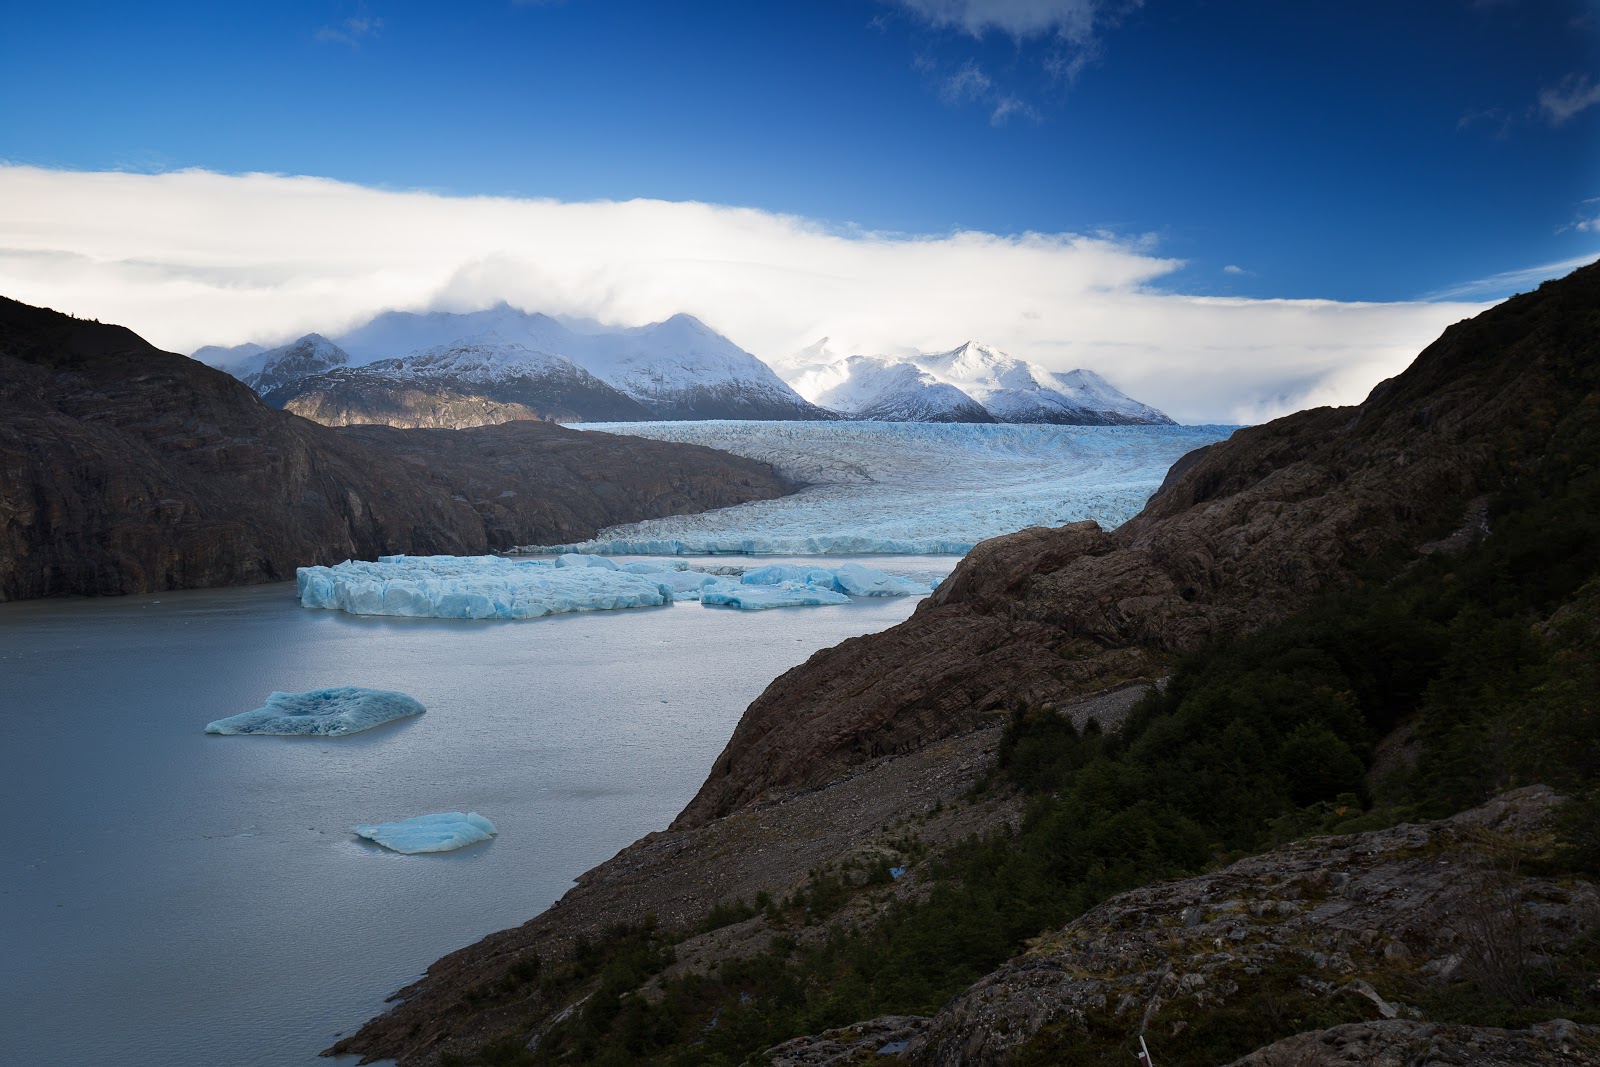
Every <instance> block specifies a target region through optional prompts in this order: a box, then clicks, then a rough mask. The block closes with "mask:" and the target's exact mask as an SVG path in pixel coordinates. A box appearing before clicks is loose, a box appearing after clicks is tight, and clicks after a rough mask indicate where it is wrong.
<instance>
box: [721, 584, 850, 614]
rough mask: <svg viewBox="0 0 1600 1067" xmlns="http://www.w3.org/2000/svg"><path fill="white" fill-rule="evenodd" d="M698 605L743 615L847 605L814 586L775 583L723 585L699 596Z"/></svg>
mask: <svg viewBox="0 0 1600 1067" xmlns="http://www.w3.org/2000/svg"><path fill="white" fill-rule="evenodd" d="M700 603H701V604H702V605H705V606H707V607H713V606H723V607H730V608H740V609H742V610H744V611H762V610H765V609H766V608H814V607H821V606H823V605H825V604H848V603H850V598H849V597H847V596H845V595H844V594H843V593H836V592H834V591H833V590H832V589H826V588H823V587H821V586H816V585H804V584H802V583H800V582H779V583H778V584H776V585H744V584H743V583H741V584H739V585H733V584H732V583H728V584H726V585H716V586H711V587H708V588H706V589H703V590H701V592H700Z"/></svg>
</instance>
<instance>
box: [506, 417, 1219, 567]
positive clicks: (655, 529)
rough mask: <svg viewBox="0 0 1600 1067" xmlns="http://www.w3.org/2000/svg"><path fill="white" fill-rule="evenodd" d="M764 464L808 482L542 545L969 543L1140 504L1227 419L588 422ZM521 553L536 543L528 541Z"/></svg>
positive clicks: (835, 547)
mask: <svg viewBox="0 0 1600 1067" xmlns="http://www.w3.org/2000/svg"><path fill="white" fill-rule="evenodd" d="M577 428H578V429H583V430H591V429H592V430H603V431H605V432H606V433H615V434H631V435H634V436H638V437H648V438H651V439H653V440H658V441H679V442H684V443H687V444H698V445H707V446H710V447H712V448H718V449H721V450H723V451H725V452H732V453H734V454H735V455H740V456H745V457H748V458H750V459H757V460H761V461H763V462H766V463H770V464H772V465H773V467H774V468H776V469H777V471H778V473H780V474H782V475H784V476H785V477H787V478H790V479H792V480H794V481H796V482H800V483H803V484H805V486H806V488H804V489H802V490H801V491H800V492H798V493H795V494H793V495H791V496H786V497H781V498H779V499H776V500H759V501H754V502H752V503H749V504H740V505H738V506H736V507H731V508H721V509H719V510H717V511H710V512H704V513H701V514H698V515H674V516H669V517H666V518H660V519H650V520H647V521H645V522H637V523H629V524H626V525H621V526H612V527H609V528H607V529H605V530H602V531H600V533H599V534H598V535H597V536H596V537H594V538H593V539H591V540H588V541H580V542H576V543H573V544H567V545H553V546H544V547H543V548H540V549H538V550H539V551H545V552H579V553H584V554H590V555H601V556H624V555H626V556H634V555H641V556H694V555H721V554H738V555H772V556H819V555H837V556H846V555H868V554H873V555H918V556H921V555H963V554H965V553H966V552H967V551H969V550H970V549H971V548H972V546H973V545H974V544H976V543H977V542H979V541H982V540H985V539H986V538H990V537H996V536H998V535H1000V534H1007V533H1014V532H1015V531H1017V530H1021V529H1025V528H1026V527H1029V526H1060V525H1062V524H1064V523H1069V522H1078V521H1080V520H1082V519H1094V520H1095V521H1097V522H1098V523H1100V525H1101V526H1104V527H1106V528H1108V529H1109V528H1111V527H1115V526H1118V525H1121V524H1122V523H1124V522H1126V521H1127V520H1128V519H1130V518H1132V517H1133V516H1134V515H1135V514H1137V513H1138V512H1139V510H1140V509H1141V508H1143V507H1144V504H1145V501H1146V500H1147V499H1148V498H1149V496H1150V494H1151V493H1153V492H1155V490H1156V489H1157V488H1158V487H1159V486H1160V485H1161V482H1162V479H1163V478H1165V477H1166V473H1167V471H1168V469H1169V468H1171V466H1172V465H1173V464H1174V463H1175V462H1177V461H1178V459H1180V458H1181V457H1183V456H1184V455H1186V454H1187V453H1189V452H1191V451H1193V450H1194V449H1196V448H1199V447H1201V446H1203V445H1208V444H1211V443H1213V442H1215V441H1219V440H1221V439H1223V438H1225V437H1227V436H1228V435H1229V434H1231V433H1232V432H1233V430H1234V429H1235V427H1232V426H1159V425H1136V426H1063V425H1028V424H1000V425H981V424H972V423H925V422H923V423H918V422H905V423H897V422H630V423H584V424H581V425H579V426H578V427H577ZM524 550H525V551H534V550H535V546H529V547H528V548H526V549H524Z"/></svg>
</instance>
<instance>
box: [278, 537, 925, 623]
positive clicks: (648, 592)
mask: <svg viewBox="0 0 1600 1067" xmlns="http://www.w3.org/2000/svg"><path fill="white" fill-rule="evenodd" d="M295 577H296V588H297V590H298V592H299V596H300V603H301V604H302V605H304V606H305V607H308V608H328V609H333V610H338V611H345V612H349V613H351V614H354V615H403V616H412V617H419V618H439V619H534V618H539V617H541V616H544V615H556V614H560V613H563V612H569V611H609V610H615V609H619V608H640V607H657V606H660V605H662V604H670V603H672V602H674V601H678V600H691V601H692V600H698V601H700V602H701V603H702V604H712V605H723V606H727V607H736V608H745V609H748V610H756V609H760V608H777V607H798V606H818V605H823V604H847V603H849V602H850V597H852V596H923V595H926V594H927V593H928V592H930V591H931V590H932V588H933V587H932V586H931V585H929V584H928V583H926V582H919V581H914V580H912V579H909V578H901V577H897V576H895V575H891V574H886V573H885V572H883V571H880V570H876V569H874V568H872V567H865V566H862V565H861V564H859V563H845V564H842V565H840V566H838V567H814V566H798V565H795V564H790V563H774V564H768V565H766V566H762V567H751V568H744V567H712V566H706V567H692V566H690V565H689V564H688V563H685V562H683V561H682V560H677V559H661V560H628V561H626V562H624V563H621V564H617V563H614V562H612V561H611V560H609V559H606V558H604V557H602V556H595V555H581V554H576V553H567V554H564V555H559V556H556V557H554V558H553V559H549V558H547V559H521V560H514V559H506V558H504V557H501V556H380V557H379V558H378V561H377V562H376V563H368V562H363V561H359V560H345V561H344V562H343V563H340V564H337V565H335V566H332V567H301V568H300V569H299V570H298V571H297V572H296V576H295Z"/></svg>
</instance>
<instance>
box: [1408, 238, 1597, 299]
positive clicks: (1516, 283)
mask: <svg viewBox="0 0 1600 1067" xmlns="http://www.w3.org/2000/svg"><path fill="white" fill-rule="evenodd" d="M1578 228H1579V229H1591V228H1592V227H1589V226H1585V225H1584V224H1582V223H1579V224H1578ZM1593 228H1594V229H1597V230H1600V227H1593ZM1596 259H1600V249H1596V250H1595V251H1593V252H1590V253H1588V254H1587V255H1582V256H1573V257H1572V258H1571V259H1563V260H1559V261H1557V262H1555V263H1541V264H1539V265H1538V266H1536V267H1523V268H1521V269H1520V270H1508V271H1502V272H1501V273H1499V274H1491V275H1489V276H1488V277H1487V278H1477V279H1474V280H1472V281H1467V282H1462V283H1461V284H1460V285H1452V286H1450V287H1448V288H1446V289H1441V290H1439V291H1438V292H1434V293H1429V294H1428V296H1427V299H1429V300H1503V299H1505V298H1506V297H1508V296H1510V295H1511V294H1513V293H1520V292H1526V291H1528V290H1530V289H1536V288H1538V286H1539V283H1541V282H1547V281H1549V280H1550V279H1552V278H1560V277H1562V276H1563V275H1566V274H1570V273H1572V272H1573V271H1575V270H1577V269H1578V268H1579V267H1584V266H1587V265H1589V264H1590V263H1593V262H1594V261H1595V260H1596Z"/></svg>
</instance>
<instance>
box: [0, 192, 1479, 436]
mask: <svg viewBox="0 0 1600 1067" xmlns="http://www.w3.org/2000/svg"><path fill="white" fill-rule="evenodd" d="M218 219H225V220H228V223H227V225H226V226H219V225H217V220H218ZM1182 265H1183V264H1182V262H1181V261H1179V260H1176V259H1173V258H1170V257H1166V256H1162V255H1160V254H1159V250H1158V249H1157V248H1156V246H1155V245H1154V244H1153V239H1151V238H1147V237H1134V238H1120V237H1115V236H1104V235H1099V236H1097V235H1082V234H1071V233H1056V234H1046V233H1024V234H1019V235H1014V236H1007V235H998V234H993V233H984V232H976V231H958V232H953V233H941V234H920V235H918V234H913V235H906V234H885V233H875V232H871V231H861V230H853V229H847V230H841V229H839V228H837V227H830V226H826V225H823V224H821V223H818V222H816V221H814V220H811V219H806V218H801V217H796V216H792V215H780V214H774V213H771V212H766V211H758V210H754V209H750V208H740V207H725V206H719V205H715V204H704V203H692V202H688V203H683V202H665V201H659V200H630V201H622V202H611V201H599V202H584V203H570V202H562V201H557V200H533V199H511V198H497V197H449V196H441V195H437V194H432V193H421V192H394V191H387V190H377V189H370V188H365V187H362V186H358V185H352V184H348V183H343V182H337V181H332V180H328V179H322V178H306V177H283V176H278V175H265V174H251V175H239V176H230V175H222V174H216V173H211V172H206V171H197V170H190V171H178V172H172V173H166V174H154V175H150V174H126V173H107V172H100V173H79V172H68V171H56V170H47V169H43V168H34V167H5V166H0V293H3V294H5V295H7V296H11V297H14V298H16V299H19V300H23V301H26V302H28V303H32V304H41V305H45V306H49V307H54V308H56V309H58V310H61V311H67V312H71V313H73V314H78V315H83V316H87V317H92V318H98V319H101V320H102V321H110V322H119V323H123V324H125V325H127V326H130V327H132V328H133V329H134V330H136V331H138V332H139V333H141V334H143V335H144V336H146V337H148V338H149V339H150V340H151V341H153V342H154V343H156V344H158V345H160V346H162V347H164V348H167V349H171V350H174V351H185V352H187V351H192V350H194V349H195V348H198V347H199V346H201V345H204V344H236V343H240V342H243V341H250V340H254V341H260V342H264V343H279V342H282V341H285V340H288V339H291V338H293V337H296V336H299V335H300V334H303V333H306V332H309V331H312V330H316V331H319V332H322V333H327V334H335V333H338V332H340V331H342V330H344V329H347V328H349V327H351V326H353V325H355V324H357V323H359V322H361V321H364V320H366V319H367V318H369V317H371V316H372V315H375V314H377V313H379V312H381V311H384V310H388V309H392V308H399V309H407V310H428V309H442V310H452V311H466V310H473V309H477V308H482V307H487V306H490V305H492V304H494V303H496V302H498V301H501V300H505V301H508V302H509V303H511V304H513V305H515V306H518V307H521V308H524V309H527V310H537V311H544V312H547V313H551V314H557V315H576V316H585V317H591V318H597V319H600V320H602V321H605V322H610V323H618V324H628V325H637V324H641V323H646V322H652V321H658V320H661V319H664V318H667V317H669V316H671V315H673V314H675V313H677V312H680V311H681V312H688V313H689V314H692V315H696V316H698V317H699V318H701V319H703V320H704V321H705V322H707V323H708V324H709V325H711V326H712V327H713V328H715V329H717V330H719V331H721V332H723V333H725V334H726V335H727V336H729V337H730V338H731V339H732V340H733V341H735V342H736V343H738V344H739V345H741V346H743V347H744V348H746V349H748V350H749V351H752V352H754V353H755V354H756V355H758V356H762V357H764V358H767V359H777V358H781V357H783V356H786V355H788V354H789V353H792V352H794V351H797V350H798V349H800V348H802V347H804V346H805V345H807V344H810V343H811V342H813V341H815V340H816V339H817V338H819V337H822V336H825V335H826V336H829V337H831V338H832V342H831V347H833V348H834V349H835V350H837V351H842V352H851V353H881V352H893V351H905V350H906V349H908V348H910V349H922V350H926V351H937V350H941V349H948V348H951V347H953V346H955V345H957V344H959V343H961V342H962V341H965V340H968V339H979V340H984V341H987V342H989V343H991V344H995V345H998V346H999V347H1000V348H1002V349H1005V350H1006V351H1009V352H1011V353H1013V354H1014V355H1017V356H1021V357H1024V358H1027V359H1031V360H1034V361H1036V362H1039V363H1042V364H1044V365H1045V366H1047V367H1050V368H1053V369H1056V370H1070V369H1072V368H1074V367H1088V368H1091V369H1093V370H1096V371H1099V372H1100V373H1102V374H1104V375H1106V376H1107V377H1108V378H1109V379H1110V380H1111V381H1112V382H1113V383H1115V384H1116V385H1118V386H1119V387H1121V388H1123V389H1125V390H1126V391H1128V392H1129V393H1131V394H1132V395H1134V396H1137V397H1139V398H1140V399H1141V400H1145V401H1147V402H1149V403H1153V404H1155V405H1156V406H1158V407H1161V408H1163V409H1165V410H1167V411H1168V412H1169V413H1171V414H1172V415H1173V416H1174V417H1175V418H1178V419H1180V420H1183V421H1190V422H1194V421H1246V422H1250V421H1259V420H1261V419H1265V418H1271V417H1273V416H1276V415H1279V414H1282V413H1284V412H1285V411H1289V410H1293V409H1295V408H1298V407H1302V406H1306V405H1311V404H1325V403H1353V402H1356V401H1359V400H1360V399H1361V398H1362V397H1363V396H1364V395H1365V394H1366V392H1367V391H1368V390H1369V389H1370V388H1371V387H1372V386H1373V384H1375V383H1376V382H1377V381H1379V380H1380V379H1382V378H1386V377H1389V376H1390V375H1393V374H1395V373H1397V372H1398V371H1399V370H1401V369H1402V368H1403V367H1405V365H1406V364H1407V363H1408V362H1409V361H1410V359H1411V358H1412V357H1413V356H1414V355H1415V354H1416V353H1417V352H1418V351H1420V350H1421V348H1422V347H1423V346H1424V345H1426V344H1427V343H1428V342H1429V341H1431V340H1432V339H1433V338H1434V337H1436V336H1437V335H1438V334H1439V332H1440V331H1441V330H1442V329H1443V328H1444V326H1446V325H1448V324H1449V323H1451V322H1454V321H1456V320H1458V319H1461V318H1464V317H1466V316H1467V315H1470V314H1473V313H1475V312H1476V311H1478V310H1479V309H1480V307H1481V305H1479V304H1460V303H1454V304H1451V303H1393V304H1375V303H1360V304H1358V303H1339V302H1335V301H1326V300H1251V299H1244V298H1227V299H1224V298H1202V297H1191V296H1184V295H1180V294H1173V293H1168V292H1162V291H1160V289H1159V285H1160V283H1161V282H1162V280H1163V279H1165V278H1167V277H1168V276H1170V275H1171V274H1172V273H1173V272H1174V271H1176V270H1178V269H1179V268H1180V267H1181V266H1182Z"/></svg>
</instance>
